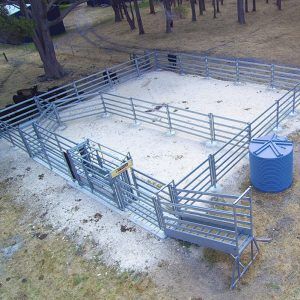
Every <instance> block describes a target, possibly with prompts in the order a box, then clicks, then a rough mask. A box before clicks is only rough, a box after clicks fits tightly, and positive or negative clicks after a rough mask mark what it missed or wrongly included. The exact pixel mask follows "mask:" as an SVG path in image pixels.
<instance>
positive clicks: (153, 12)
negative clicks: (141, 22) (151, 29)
mask: <svg viewBox="0 0 300 300" xmlns="http://www.w3.org/2000/svg"><path fill="white" fill-rule="evenodd" d="M149 7H150V14H152V15H155V9H154V3H153V0H149Z"/></svg>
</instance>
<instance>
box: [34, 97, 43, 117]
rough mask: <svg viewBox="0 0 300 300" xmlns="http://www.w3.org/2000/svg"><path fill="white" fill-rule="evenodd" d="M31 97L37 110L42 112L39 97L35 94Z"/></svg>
mask: <svg viewBox="0 0 300 300" xmlns="http://www.w3.org/2000/svg"><path fill="white" fill-rule="evenodd" d="M33 99H34V102H35V105H36V107H37V109H38V111H39V112H40V113H41V112H42V106H41V103H40V101H39V98H38V97H37V96H34V97H33Z"/></svg>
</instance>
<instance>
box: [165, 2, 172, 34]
mask: <svg viewBox="0 0 300 300" xmlns="http://www.w3.org/2000/svg"><path fill="white" fill-rule="evenodd" d="M163 4H164V8H165V17H166V33H170V32H172V29H171V28H172V27H173V18H172V9H171V5H172V3H171V0H163Z"/></svg>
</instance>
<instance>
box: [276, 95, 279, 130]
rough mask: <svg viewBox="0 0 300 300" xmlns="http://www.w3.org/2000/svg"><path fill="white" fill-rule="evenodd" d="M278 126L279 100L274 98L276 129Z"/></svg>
mask: <svg viewBox="0 0 300 300" xmlns="http://www.w3.org/2000/svg"><path fill="white" fill-rule="evenodd" d="M278 128H279V100H276V129H277V130H278Z"/></svg>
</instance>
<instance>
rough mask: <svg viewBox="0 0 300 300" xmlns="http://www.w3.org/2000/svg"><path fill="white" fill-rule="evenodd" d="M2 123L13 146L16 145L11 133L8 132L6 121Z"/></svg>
mask: <svg viewBox="0 0 300 300" xmlns="http://www.w3.org/2000/svg"><path fill="white" fill-rule="evenodd" d="M3 124H4V127H5V132H7V134H8V138H9V140H10V142H11V143H12V145H13V146H16V145H15V142H14V140H13V138H12V136H11V134H10V128H8V126H7V124H6V123H4V122H3Z"/></svg>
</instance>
